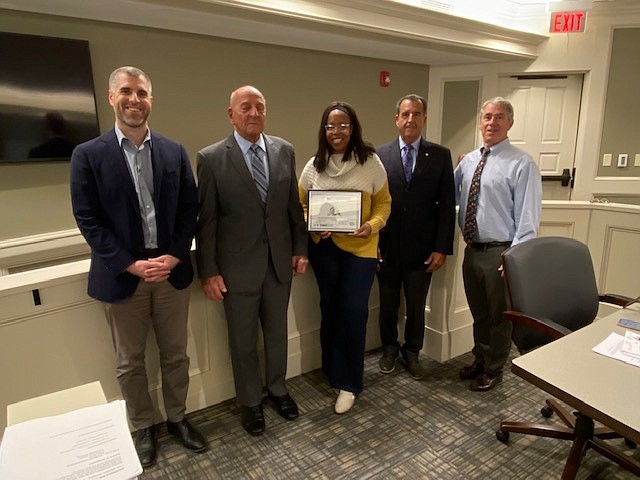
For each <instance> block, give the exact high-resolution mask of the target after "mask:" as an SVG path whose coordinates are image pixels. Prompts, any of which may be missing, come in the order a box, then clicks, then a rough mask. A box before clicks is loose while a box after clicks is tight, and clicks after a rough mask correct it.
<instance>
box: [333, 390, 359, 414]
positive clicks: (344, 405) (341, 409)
mask: <svg viewBox="0 0 640 480" xmlns="http://www.w3.org/2000/svg"><path fill="white" fill-rule="evenodd" d="M355 401H356V396H355V395H354V394H353V393H351V392H347V391H346V390H340V393H338V398H337V399H336V406H335V408H334V410H335V412H336V413H347V412H348V411H349V410H351V407H353V402H355Z"/></svg>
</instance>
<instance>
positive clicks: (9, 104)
mask: <svg viewBox="0 0 640 480" xmlns="http://www.w3.org/2000/svg"><path fill="white" fill-rule="evenodd" d="M99 133H100V129H99V127H98V116H97V113H96V100H95V93H94V87H93V74H92V70H91V55H90V52H89V43H88V42H86V41H84V40H70V39H64V38H53V37H40V36H33V35H22V34H14V33H1V32H0V164H2V163H5V164H6V163H17V162H38V161H40V162H42V161H46V162H50V161H60V160H63V161H64V160H69V159H70V157H71V152H72V150H73V148H74V146H75V145H77V144H78V143H81V142H84V141H86V140H88V139H90V138H93V137H96V136H97V135H98V134H99Z"/></svg>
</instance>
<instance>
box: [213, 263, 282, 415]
mask: <svg viewBox="0 0 640 480" xmlns="http://www.w3.org/2000/svg"><path fill="white" fill-rule="evenodd" d="M290 292H291V282H285V283H282V282H280V281H279V280H278V277H277V275H276V272H275V270H274V268H273V263H272V262H271V259H269V267H268V268H267V273H266V276H265V279H264V282H263V283H262V287H261V288H260V289H259V290H257V291H255V292H227V293H225V296H224V311H225V316H226V318H227V326H228V329H229V332H228V333H229V350H230V351H231V364H232V366H233V380H234V384H235V387H236V400H237V401H238V403H239V404H240V405H244V406H247V407H254V406H256V405H260V403H262V385H263V381H262V373H261V370H260V363H259V361H258V345H257V343H258V325H260V326H262V335H263V337H264V355H265V372H266V374H265V377H266V384H267V389H268V391H269V393H271V394H272V395H275V396H277V397H279V396H282V395H286V393H287V387H286V385H285V375H286V373H287V342H288V337H287V306H288V304H289V294H290Z"/></svg>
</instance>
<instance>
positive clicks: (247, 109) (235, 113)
mask: <svg viewBox="0 0 640 480" xmlns="http://www.w3.org/2000/svg"><path fill="white" fill-rule="evenodd" d="M227 114H228V115H229V121H230V122H231V124H232V125H233V128H234V129H235V131H236V132H237V133H238V134H239V135H240V136H241V137H242V138H244V139H246V140H248V141H250V142H252V143H255V142H256V141H257V140H258V139H259V138H260V134H261V133H262V131H263V130H264V124H265V121H266V118H267V102H266V100H265V99H264V95H262V93H261V92H260V90H258V89H257V88H255V87H252V86H251V85H245V86H243V87H240V88H238V89H236V90H234V91H233V92H232V93H231V97H230V98H229V108H228V109H227Z"/></svg>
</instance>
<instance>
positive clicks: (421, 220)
mask: <svg viewBox="0 0 640 480" xmlns="http://www.w3.org/2000/svg"><path fill="white" fill-rule="evenodd" d="M377 152H378V156H379V157H380V159H381V160H382V163H383V164H384V167H385V169H386V170H387V177H388V179H389V190H390V192H391V198H392V202H391V215H390V216H389V220H387V225H386V226H385V228H383V229H382V230H381V231H380V253H381V256H382V260H383V267H384V265H389V266H403V267H404V268H407V269H409V270H420V269H424V268H425V267H424V261H425V260H426V259H427V258H428V257H429V255H430V254H431V252H434V251H435V252H440V253H444V254H447V255H451V254H452V253H453V234H454V230H455V192H454V185H453V167H452V163H451V152H450V151H449V149H447V148H445V147H443V146H441V145H437V144H435V143H431V142H427V141H426V140H424V139H422V140H421V141H420V147H419V149H418V155H417V156H416V165H415V168H414V172H413V176H412V177H411V182H410V183H409V184H407V182H406V180H405V178H404V170H403V168H402V158H401V153H400V144H399V141H398V139H396V140H394V141H393V142H391V143H387V144H386V145H382V146H381V147H379V148H378V150H377Z"/></svg>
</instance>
